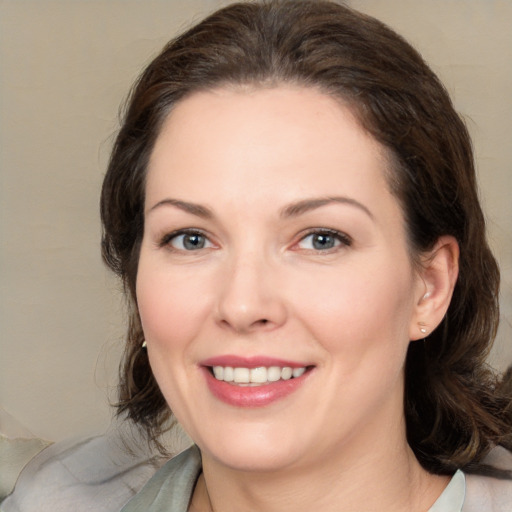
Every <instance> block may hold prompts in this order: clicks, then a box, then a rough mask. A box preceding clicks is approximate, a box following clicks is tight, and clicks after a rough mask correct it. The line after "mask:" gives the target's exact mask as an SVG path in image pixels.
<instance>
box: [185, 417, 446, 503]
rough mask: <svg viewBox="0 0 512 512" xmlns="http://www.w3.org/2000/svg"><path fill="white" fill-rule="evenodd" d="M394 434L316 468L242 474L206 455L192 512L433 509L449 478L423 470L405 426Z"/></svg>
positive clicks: (330, 456) (320, 459)
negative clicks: (408, 441) (406, 437)
mask: <svg viewBox="0 0 512 512" xmlns="http://www.w3.org/2000/svg"><path fill="white" fill-rule="evenodd" d="M393 431H394V432H395V435H393V434H392V431H390V432H388V434H390V435H388V436H387V439H380V440H378V441H379V442H374V443H372V445H371V446H369V444H368V439H364V436H363V439H361V440H359V442H354V443H350V445H351V446H350V447H343V449H340V450H339V453H336V454H333V453H332V451H331V452H330V453H329V454H326V456H325V457H321V456H320V457H318V459H317V463H316V464H312V463H311V461H308V462H307V463H306V464H303V465H302V466H301V465H300V464H297V465H296V466H295V467H293V468H284V469H281V470H279V471H269V472H252V471H239V470H236V469H233V468H229V467H226V466H223V465H222V464H219V463H218V462H217V461H216V460H214V459H212V458H210V457H209V456H208V454H203V474H202V475H201V478H200V480H199V482H198V485H197V487H196V491H195V493H194V497H193V501H192V504H191V507H190V511H198V512H235V511H236V512H249V511H250V512H260V511H261V512H278V511H279V512H288V511H289V512H291V511H293V512H302V511H310V510H323V511H325V512H349V511H350V512H353V511H354V510H357V511H358V512H367V511H368V512H369V511H375V510H379V511H381V512H387V511H390V512H391V511H393V512H399V511H407V512H412V511H425V510H428V509H429V508H430V506H431V505H432V504H433V503H434V502H435V500H436V499H437V497H438V496H439V495H440V494H441V492H442V490H443V489H444V487H446V485H447V483H448V480H449V479H448V478H447V477H440V476H436V475H432V474H429V473H428V472H426V471H425V470H424V469H423V468H422V467H421V466H420V464H419V463H418V461H417V459H416V458H415V456H414V454H413V452H412V451H411V449H410V448H409V446H408V445H407V442H406V440H405V428H404V426H403V425H402V426H401V428H396V429H393ZM396 434H398V435H396ZM358 444H359V445H360V446H359V447H358V446H357V445H358Z"/></svg>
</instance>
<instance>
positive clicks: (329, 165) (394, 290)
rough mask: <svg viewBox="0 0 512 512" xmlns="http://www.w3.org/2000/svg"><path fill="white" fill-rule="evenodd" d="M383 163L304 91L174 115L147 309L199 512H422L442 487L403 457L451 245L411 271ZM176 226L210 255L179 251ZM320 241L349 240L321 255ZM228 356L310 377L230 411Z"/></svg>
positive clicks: (215, 99)
mask: <svg viewBox="0 0 512 512" xmlns="http://www.w3.org/2000/svg"><path fill="white" fill-rule="evenodd" d="M387 162H388V158H387V154H386V151H385V149H384V148H383V147H381V146H380V144H379V143H377V142H376V141H375V140H374V139H372V138H371V137H370V136H369V135H368V134H367V133H366V132H365V131H363V130H362V129H361V127H360V126H359V124H358V122H357V120H356V119H355V117H354V116H353V115H352V113H351V111H350V109H349V108H348V107H347V106H344V105H343V104H342V103H341V102H339V101H336V100H335V99H333V98H332V97H329V96H327V95H324V94H323V93H321V92H319V91H317V90H315V89H310V88H300V87H292V86H278V87H274V88H266V89H265V88H253V89H250V88H243V89H242V88H222V89H217V90H213V91H208V92H201V93H196V94H194V95H192V96H190V97H188V98H187V99H185V100H183V101H181V102H180V103H179V104H178V105H177V106H176V107H175V109H174V110H173V111H172V113H171V114H170V115H169V117H168V119H167V120H166V122H165V124H164V126H163V128H162V131H161V134H160V136H159V137H158V139H157V142H156V145H155V148H154V150H153V153H152V156H151V159H150V164H149V168H148V177H147V189H146V211H145V226H144V238H143V241H142V246H141V253H140V261H139V268H138V277H137V300H138V306H139V311H140V315H141V319H142V324H143V329H144V333H145V337H146V341H147V346H148V355H149V358H150V363H151V366H152V369H153V372H154V374H155V377H156V379H157V381H158V383H159V386H160V388H161V389H162V392H163V394H164V396H165V398H166V400H167V402H168V403H169V405H170V407H171V409H172V410H173V412H174V414H175V415H176V417H177V418H178V420H179V421H180V423H181V424H182V425H183V427H184V428H185V430H186V431H187V432H188V434H189V435H190V436H191V438H192V439H193V440H194V441H195V442H196V443H197V445H198V446H199V447H200V449H201V453H202V456H203V475H202V476H201V478H200V480H199V482H198V485H197V487H196V491H195V494H194V498H193V500H192V503H191V507H190V510H217V511H219V510H222V511H223V512H228V511H231V510H237V511H239V512H240V511H245V510H247V511H249V510H251V511H257V510H262V511H266V512H271V511H274V510H276V511H277V510H279V511H286V510H294V511H300V510H315V509H318V510H327V511H337V512H343V511H354V510H357V511H358V512H364V511H365V510H379V511H386V510H390V511H391V510H393V511H400V510H408V511H411V510H414V511H416V510H417V511H424V510H428V508H429V507H430V506H431V505H432V503H433V502H434V501H435V499H436V498H437V497H438V496H439V494H440V493H441V492H442V489H443V488H444V487H445V485H446V483H447V479H446V478H444V477H439V476H434V475H430V474H428V473H426V472H425V471H424V470H423V469H422V468H421V467H420V466H419V464H418V462H417V460H416V459H415V457H414V455H413V453H412V451H411V450H410V448H409V446H408V445H407V442H406V437H405V423H404V417H403V381H404V379H403V368H404V360H405V355H406V351H407V347H408V345H409V343H410V340H415V339H419V338H423V337H424V336H425V334H422V333H421V332H420V325H419V323H420V322H422V323H423V324H425V325H426V326H427V329H428V330H432V329H433V328H435V327H436V326H437V324H438V323H439V322H440V321H441V319H442V317H443V315H444V313H445V311H446V309H447V307H448V304H449V300H450V297H451V292H452V290H453V286H454V283H455V279H456V275H457V246H456V243H455V241H453V240H451V239H449V238H444V239H441V240H440V241H439V242H438V244H437V245H436V247H435V249H434V251H433V252H432V254H429V255H423V259H424V260H425V265H424V266H423V267H421V270H418V268H417V267H415V266H413V265H412V263H411V258H410V252H409V248H408V245H407V239H406V234H405V227H404V218H403V214H402V211H401V209H400V206H399V203H398V202H397V199H396V198H395V197H394V196H393V195H392V194H391V193H390V191H389V188H388V184H387V182H386V178H385V174H386V171H387V165H388V164H387ZM332 197H336V198H342V200H336V201H330V202H327V204H322V205H319V203H318V202H316V203H315V202H311V201H310V200H317V199H322V200H323V199H325V198H332ZM305 200H307V201H309V202H308V203H307V208H297V207H296V205H297V204H301V205H302V206H304V203H303V201H305ZM176 201H182V202H186V203H187V205H188V206H184V205H183V203H177V202H176ZM301 202H302V203H301ZM190 204H193V205H195V206H194V208H192V207H190ZM197 205H199V206H200V208H197ZM291 205H295V208H291ZM206 210H207V212H208V214H209V215H208V216H204V213H205V211H206ZM183 229H194V230H195V231H198V232H200V233H202V234H204V237H205V238H204V241H205V242H204V246H203V247H202V248H199V249H195V250H190V249H189V248H186V247H185V246H184V245H183V241H184V239H183V236H180V235H179V233H180V230H183ZM319 229H323V230H325V229H329V230H336V231H337V232H339V233H341V235H340V238H336V237H334V239H335V242H334V243H333V245H332V247H328V248H327V249H318V247H317V246H314V245H313V241H314V240H315V238H314V237H313V236H312V235H311V232H312V231H313V232H315V233H317V232H318V231H319ZM177 232H178V235H176V233H177ZM334 239H333V240H334ZM315 247H316V248H315ZM225 354H231V355H242V356H269V357H275V358H280V359H287V360H290V359H291V360H293V361H297V362H300V363H304V364H305V365H306V364H307V365H309V366H310V367H312V370H311V371H310V372H309V373H308V375H307V379H305V381H304V383H303V384H302V385H301V386H300V387H299V388H298V389H297V390H295V391H294V392H293V393H292V394H291V395H289V396H286V397H285V398H282V399H280V400H277V401H275V402H273V403H271V404H269V405H267V406H265V407H256V408H247V407H234V406H232V405H229V404H226V403H224V402H222V401H220V400H219V399H217V398H216V397H214V396H213V395H212V393H211V392H210V390H209V388H208V386H207V385H206V383H205V376H204V370H203V369H202V368H201V362H202V361H204V360H205V359H207V358H211V357H214V356H219V355H225ZM369 490H371V492H369Z"/></svg>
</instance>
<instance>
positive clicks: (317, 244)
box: [313, 233, 335, 250]
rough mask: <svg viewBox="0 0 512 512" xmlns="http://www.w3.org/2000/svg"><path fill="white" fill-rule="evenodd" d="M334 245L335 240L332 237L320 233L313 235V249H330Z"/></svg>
mask: <svg viewBox="0 0 512 512" xmlns="http://www.w3.org/2000/svg"><path fill="white" fill-rule="evenodd" d="M334 244H335V240H334V237H333V236H332V235H326V234H322V233H318V234H316V235H313V247H314V248H315V249H319V250H321V249H332V248H333V247H334Z"/></svg>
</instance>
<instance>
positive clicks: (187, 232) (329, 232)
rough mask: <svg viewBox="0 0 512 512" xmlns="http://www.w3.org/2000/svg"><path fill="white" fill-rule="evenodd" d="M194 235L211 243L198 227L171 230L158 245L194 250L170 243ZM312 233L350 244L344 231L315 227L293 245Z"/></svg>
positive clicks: (342, 243) (340, 243) (319, 250)
mask: <svg viewBox="0 0 512 512" xmlns="http://www.w3.org/2000/svg"><path fill="white" fill-rule="evenodd" d="M194 235H197V236H200V237H203V238H204V239H205V241H206V243H210V244H211V243H212V242H211V241H210V239H209V238H208V236H207V235H206V234H205V233H204V232H203V231H201V230H198V229H181V230H178V231H173V232H172V233H168V234H166V235H165V236H163V237H162V239H161V240H160V242H159V244H158V246H159V247H168V248H169V249H170V250H174V251H184V252H194V251H193V250H190V251H187V250H185V249H178V248H176V247H173V246H172V244H171V242H172V241H173V240H175V239H176V238H178V237H180V236H194ZM313 235H317V236H325V237H332V238H333V239H334V240H335V241H337V242H339V245H341V246H345V247H350V246H351V245H352V239H351V238H350V237H349V236H348V235H346V234H345V233H342V232H341V231H337V230H334V229H321V228H315V229H310V230H309V231H307V232H306V233H305V234H304V235H303V236H302V237H301V238H300V240H299V241H298V242H297V243H295V244H294V246H293V247H296V246H298V245H299V244H300V243H301V242H303V241H304V240H306V239H307V238H308V237H311V236H313ZM336 247H337V246H334V247H331V248H328V249H315V248H313V249H305V250H306V251H311V252H314V253H331V252H333V251H334V250H336ZM204 248H205V247H200V248H199V249H198V250H200V249H204Z"/></svg>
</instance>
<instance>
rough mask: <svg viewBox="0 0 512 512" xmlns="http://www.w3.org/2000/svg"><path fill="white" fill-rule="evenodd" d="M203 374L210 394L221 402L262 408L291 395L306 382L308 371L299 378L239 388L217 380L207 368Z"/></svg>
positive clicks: (236, 405)
mask: <svg viewBox="0 0 512 512" xmlns="http://www.w3.org/2000/svg"><path fill="white" fill-rule="evenodd" d="M204 373H205V376H206V382H207V384H208V388H209V389H210V391H211V393H212V394H213V395H214V396H215V397H216V398H218V399H219V400H221V401H222V402H224V403H226V404H229V405H233V406H235V407H264V406H266V405H270V404H272V403H274V402H277V401H278V400H281V399H283V398H285V397H287V396H288V395H291V394H292V393H293V392H294V391H296V390H297V389H298V388H299V387H300V386H302V384H303V383H304V382H305V381H306V379H307V377H308V376H309V374H310V371H309V370H307V371H306V372H305V373H303V374H302V375H301V376H300V377H294V378H292V379H289V380H278V381H276V382H269V383H268V384H262V385H261V386H240V385H236V384H231V383H229V382H224V381H223V380H217V379H216V378H215V377H214V376H213V375H212V374H211V372H210V370H209V368H204Z"/></svg>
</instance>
